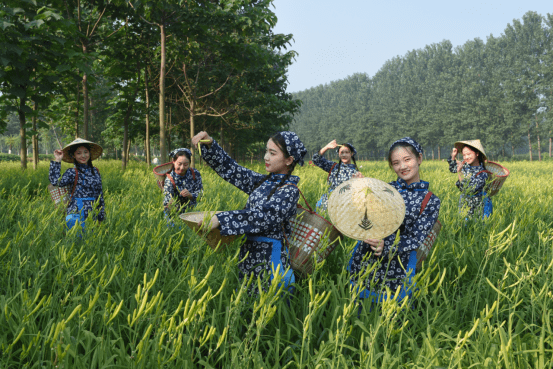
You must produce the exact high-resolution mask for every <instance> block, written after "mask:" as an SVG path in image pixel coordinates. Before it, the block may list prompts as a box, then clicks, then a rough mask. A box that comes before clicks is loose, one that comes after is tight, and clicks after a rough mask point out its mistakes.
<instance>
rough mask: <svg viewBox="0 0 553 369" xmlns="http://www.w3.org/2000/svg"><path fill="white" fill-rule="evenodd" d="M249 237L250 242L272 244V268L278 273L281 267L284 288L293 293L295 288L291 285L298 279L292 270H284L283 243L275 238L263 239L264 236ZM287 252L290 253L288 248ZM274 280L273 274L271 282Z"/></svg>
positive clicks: (280, 272)
mask: <svg viewBox="0 0 553 369" xmlns="http://www.w3.org/2000/svg"><path fill="white" fill-rule="evenodd" d="M247 237H248V240H250V241H257V242H267V243H272V245H273V249H272V250H271V268H272V269H273V270H275V271H276V268H277V267H278V266H279V265H280V268H279V274H280V275H282V281H283V282H284V288H286V289H287V290H288V291H289V292H293V290H294V287H293V286H291V284H292V283H295V282H296V277H295V276H294V272H293V271H292V268H289V269H288V270H286V268H284V265H282V262H281V260H280V251H281V250H282V241H280V240H277V239H275V238H269V237H262V236H247ZM286 252H287V253H288V248H286ZM273 278H274V276H273V274H272V273H271V277H270V280H271V281H272V280H273ZM278 285H279V287H280V285H281V283H279V284H278Z"/></svg>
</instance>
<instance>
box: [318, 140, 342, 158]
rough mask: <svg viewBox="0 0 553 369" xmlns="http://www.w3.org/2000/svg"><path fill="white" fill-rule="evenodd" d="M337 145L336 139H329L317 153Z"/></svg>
mask: <svg viewBox="0 0 553 369" xmlns="http://www.w3.org/2000/svg"><path fill="white" fill-rule="evenodd" d="M337 147H338V144H337V143H336V140H332V141H330V142H329V143H327V144H326V146H325V147H323V148H322V149H321V150H320V151H319V155H323V154H324V153H325V152H326V150H328V149H335V148H337Z"/></svg>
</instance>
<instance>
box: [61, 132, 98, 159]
mask: <svg viewBox="0 0 553 369" xmlns="http://www.w3.org/2000/svg"><path fill="white" fill-rule="evenodd" d="M82 144H88V145H89V146H90V160H96V159H98V158H99V157H100V156H101V155H102V151H103V149H102V146H100V145H98V144H97V143H94V142H91V141H87V140H83V139H82V138H77V139H75V140H74V141H73V142H71V143H69V144H67V145H66V146H65V147H64V148H63V159H62V160H63V161H64V162H66V163H73V158H72V157H71V156H70V155H69V149H70V148H71V146H81V145H82Z"/></svg>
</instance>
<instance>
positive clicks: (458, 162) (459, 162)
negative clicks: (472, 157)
mask: <svg viewBox="0 0 553 369" xmlns="http://www.w3.org/2000/svg"><path fill="white" fill-rule="evenodd" d="M463 164H465V161H464V160H463V161H457V173H460V172H461V168H463Z"/></svg>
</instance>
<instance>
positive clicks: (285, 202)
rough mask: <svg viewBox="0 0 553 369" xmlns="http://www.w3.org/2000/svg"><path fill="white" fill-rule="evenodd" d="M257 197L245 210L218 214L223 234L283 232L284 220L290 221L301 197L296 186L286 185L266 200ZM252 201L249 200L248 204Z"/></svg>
mask: <svg viewBox="0 0 553 369" xmlns="http://www.w3.org/2000/svg"><path fill="white" fill-rule="evenodd" d="M262 196H263V199H257V201H256V202H255V205H254V206H253V207H251V208H249V207H248V206H247V207H246V209H243V210H234V211H225V212H222V213H219V214H217V219H219V223H220V224H221V225H220V230H221V235H224V236H228V235H240V234H252V235H259V234H262V235H266V234H267V233H281V227H282V226H283V223H284V222H288V221H289V219H290V218H291V216H292V215H293V214H294V213H295V211H296V206H297V203H298V200H299V197H300V194H299V190H298V188H297V187H295V186H284V187H282V188H280V189H278V190H277V191H276V192H275V193H274V194H273V196H272V197H271V198H270V199H269V200H266V199H265V198H264V197H265V196H266V195H265V194H262ZM249 203H250V201H248V204H249Z"/></svg>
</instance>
